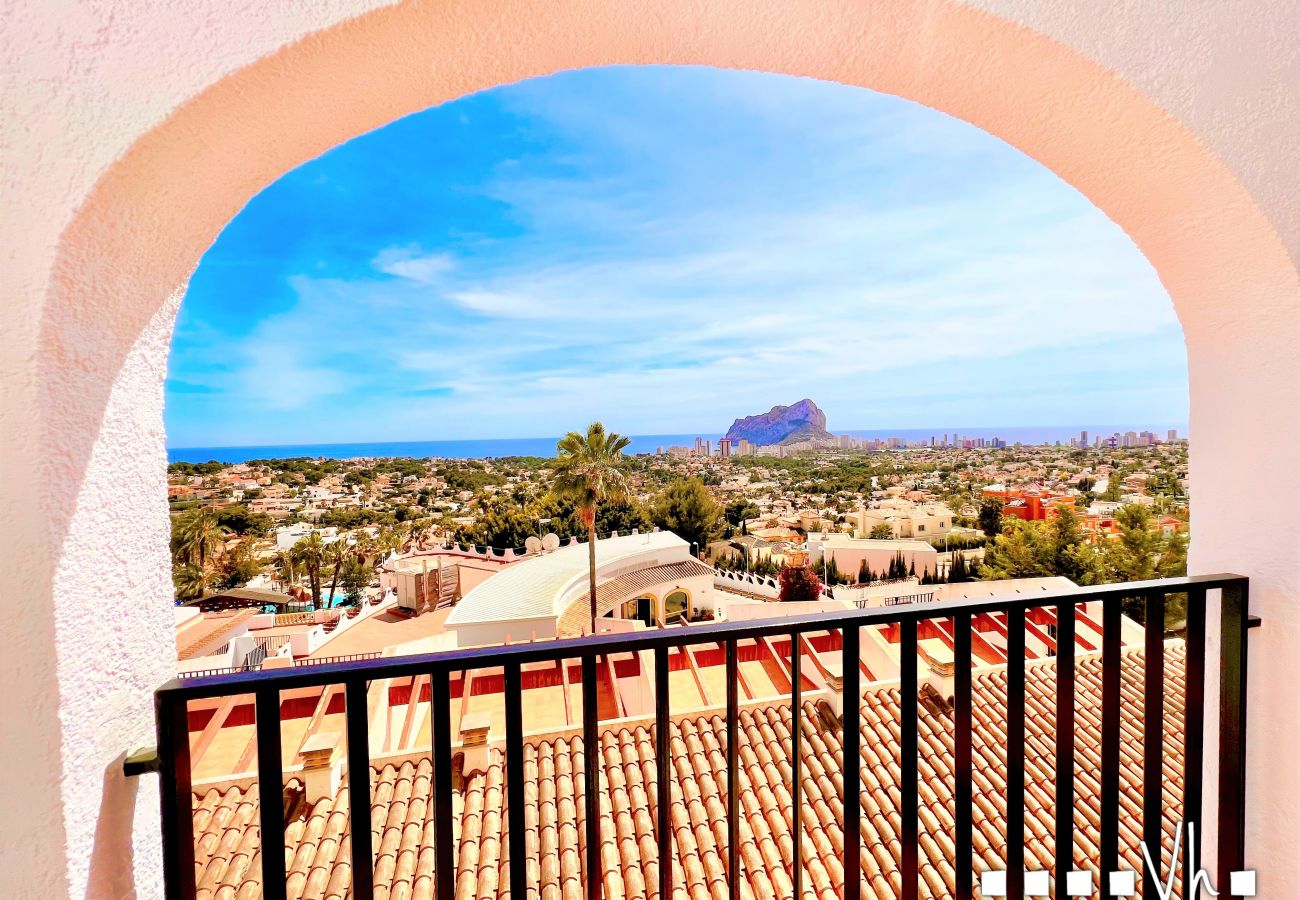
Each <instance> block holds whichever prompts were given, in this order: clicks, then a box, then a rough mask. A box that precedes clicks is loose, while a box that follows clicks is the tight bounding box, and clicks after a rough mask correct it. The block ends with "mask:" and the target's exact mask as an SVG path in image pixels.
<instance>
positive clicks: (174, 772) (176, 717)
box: [154, 691, 195, 900]
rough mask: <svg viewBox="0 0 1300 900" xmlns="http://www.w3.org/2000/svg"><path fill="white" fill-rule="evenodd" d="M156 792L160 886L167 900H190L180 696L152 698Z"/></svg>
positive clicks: (186, 748) (184, 718) (190, 836)
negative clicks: (157, 764) (159, 816)
mask: <svg viewBox="0 0 1300 900" xmlns="http://www.w3.org/2000/svg"><path fill="white" fill-rule="evenodd" d="M154 716H155V720H154V721H155V722H156V730H157V735H158V760H159V762H160V764H161V767H160V768H159V770H158V779H159V784H158V790H159V800H160V803H161V813H162V841H163V885H164V891H165V896H166V898H167V900H191V898H193V897H194V891H195V885H194V796H193V789H192V787H191V772H190V727H189V703H188V702H187V701H186V700H185V699H184V695H183V694H173V693H168V692H167V691H159V692H158V693H157V694H155V695H154Z"/></svg>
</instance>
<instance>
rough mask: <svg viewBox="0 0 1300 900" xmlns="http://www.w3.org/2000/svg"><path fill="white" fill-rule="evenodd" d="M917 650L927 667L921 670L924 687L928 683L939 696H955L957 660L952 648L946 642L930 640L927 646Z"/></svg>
mask: <svg viewBox="0 0 1300 900" xmlns="http://www.w3.org/2000/svg"><path fill="white" fill-rule="evenodd" d="M917 652H918V653H919V654H920V655H921V659H922V660H923V661H924V662H925V668H924V669H923V670H922V671H921V672H920V681H921V685H922V686H923V687H924V686H926V685H928V686H929V687H930V689H931V690H932V691H934V693H935V694H936V695H938V696H939V697H943V698H951V697H953V696H954V695H955V694H956V693H957V688H956V679H955V678H954V674H955V673H956V671H957V668H956V662H957V660H956V657H955V656H954V655H953V652H952V649H951V648H950V647H948V646H947V645H946V644H944V645H940V644H938V643H936V642H930V643H928V644H927V645H926V646H923V647H918V648H917Z"/></svg>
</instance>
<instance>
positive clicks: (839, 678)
mask: <svg viewBox="0 0 1300 900" xmlns="http://www.w3.org/2000/svg"><path fill="white" fill-rule="evenodd" d="M826 689H827V690H828V691H830V697H829V698H827V699H828V702H829V703H830V706H831V712H833V713H835V717H836V718H837V719H842V718H844V672H843V669H842V668H841V666H840V663H839V661H838V660H827V661H826Z"/></svg>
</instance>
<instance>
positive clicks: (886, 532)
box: [867, 522, 894, 541]
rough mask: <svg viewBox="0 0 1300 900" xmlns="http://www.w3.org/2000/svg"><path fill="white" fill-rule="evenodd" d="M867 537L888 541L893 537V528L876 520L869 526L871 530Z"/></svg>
mask: <svg viewBox="0 0 1300 900" xmlns="http://www.w3.org/2000/svg"><path fill="white" fill-rule="evenodd" d="M867 537H869V538H871V539H872V540H876V541H888V540H892V539H893V537H894V529H892V528H890V527H889V526H888V525H886V524H885V523H884V522H877V523H876V524H875V525H872V526H871V532H870V533H869V534H868V535H867Z"/></svg>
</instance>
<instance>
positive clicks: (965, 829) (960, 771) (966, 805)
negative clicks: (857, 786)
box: [952, 612, 975, 900]
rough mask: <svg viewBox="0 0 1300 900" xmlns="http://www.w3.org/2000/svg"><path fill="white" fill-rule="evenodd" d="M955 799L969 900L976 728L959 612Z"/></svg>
mask: <svg viewBox="0 0 1300 900" xmlns="http://www.w3.org/2000/svg"><path fill="white" fill-rule="evenodd" d="M952 633H953V643H954V644H955V645H956V646H955V647H954V648H953V698H952V707H953V709H952V736H953V757H952V777H953V786H952V796H953V822H954V828H953V852H954V854H955V858H954V859H953V868H954V869H955V870H956V871H955V873H954V881H955V885H954V888H955V889H954V891H953V895H954V897H955V898H956V900H970V898H971V897H972V896H973V894H974V880H975V876H974V861H973V859H972V856H973V855H974V851H975V842H974V835H973V831H974V821H973V817H974V815H975V812H974V809H975V808H974V805H973V800H974V798H973V797H972V782H971V734H972V732H973V728H974V721H973V719H972V706H971V616H970V613H968V612H959V613H957V614H956V615H954V616H953V617H952Z"/></svg>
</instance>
